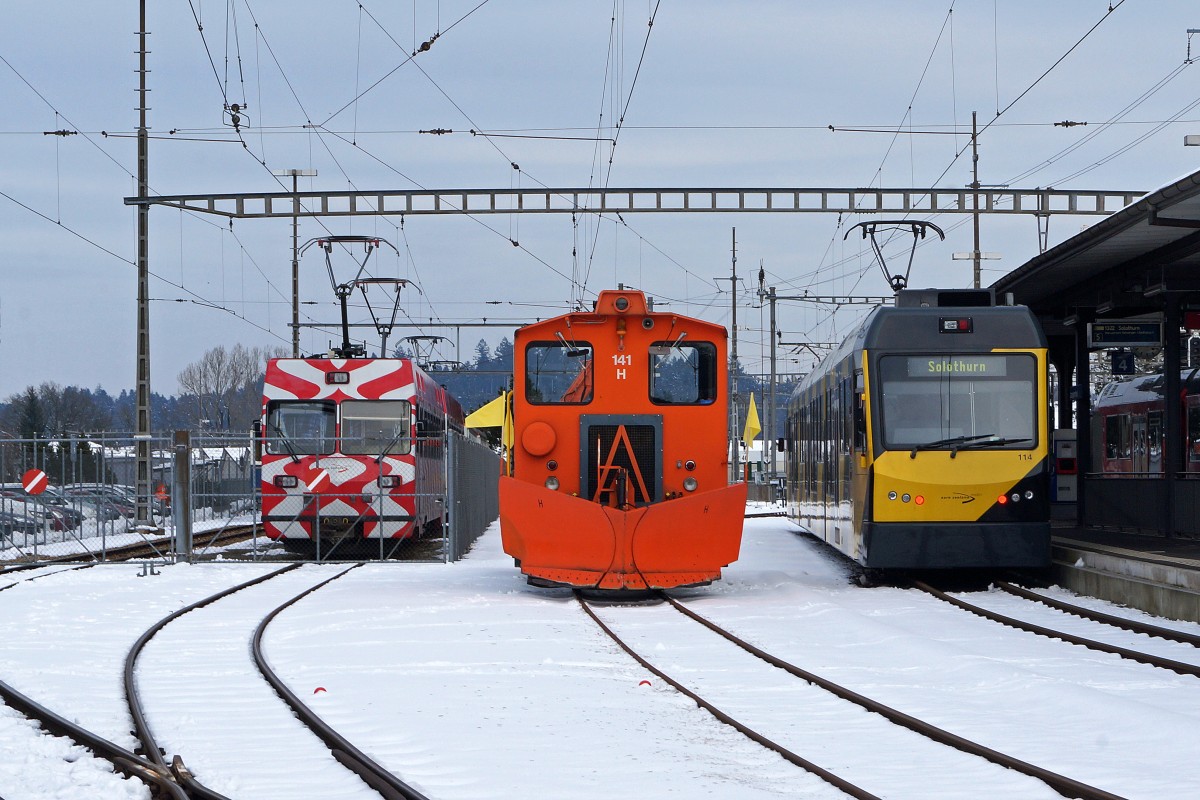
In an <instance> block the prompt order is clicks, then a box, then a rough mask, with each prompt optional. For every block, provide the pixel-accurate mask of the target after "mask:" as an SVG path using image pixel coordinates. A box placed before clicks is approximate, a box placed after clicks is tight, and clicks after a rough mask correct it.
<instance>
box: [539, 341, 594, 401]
mask: <svg viewBox="0 0 1200 800" xmlns="http://www.w3.org/2000/svg"><path fill="white" fill-rule="evenodd" d="M592 356H593V351H592V346H591V345H590V344H588V343H586V342H565V341H558V342H532V343H530V345H529V346H528V347H526V348H525V400H526V401H527V402H529V403H532V404H534V405H552V404H559V403H561V404H569V405H582V404H584V403H590V402H592V391H593V386H594V381H593V378H592Z"/></svg>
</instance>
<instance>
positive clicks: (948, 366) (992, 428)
mask: <svg viewBox="0 0 1200 800" xmlns="http://www.w3.org/2000/svg"><path fill="white" fill-rule="evenodd" d="M878 377H879V381H878V386H879V390H880V391H879V408H880V411H881V416H880V422H881V423H882V427H883V444H884V447H886V448H888V449H906V448H917V447H921V448H924V447H930V448H933V449H939V448H945V449H956V448H961V447H963V446H964V444H965V445H967V446H972V447H976V446H985V447H993V446H994V447H1003V448H1011V449H1018V450H1020V449H1029V448H1032V447H1034V446H1035V445H1036V444H1037V435H1038V425H1037V360H1036V359H1035V358H1034V356H1032V355H1030V354H1024V353H988V354H954V355H947V354H945V353H937V354H928V355H913V354H903V355H900V354H897V355H887V356H883V357H881V358H880V359H879V376H878Z"/></svg>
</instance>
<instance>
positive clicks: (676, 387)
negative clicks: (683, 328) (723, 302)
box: [649, 342, 717, 405]
mask: <svg viewBox="0 0 1200 800" xmlns="http://www.w3.org/2000/svg"><path fill="white" fill-rule="evenodd" d="M649 360H650V400H651V401H652V402H654V403H658V404H662V405H708V404H710V403H712V402H714V401H715V400H716V399H717V348H716V346H715V345H713V344H712V343H711V342H695V343H692V344H680V343H675V344H672V343H671V342H655V343H654V344H653V345H652V346H651V347H650V353H649Z"/></svg>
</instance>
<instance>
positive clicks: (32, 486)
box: [21, 469, 50, 494]
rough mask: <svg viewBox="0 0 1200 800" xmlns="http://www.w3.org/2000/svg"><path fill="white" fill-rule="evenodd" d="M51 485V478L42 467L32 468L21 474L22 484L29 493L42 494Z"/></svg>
mask: <svg viewBox="0 0 1200 800" xmlns="http://www.w3.org/2000/svg"><path fill="white" fill-rule="evenodd" d="M49 485H50V479H49V478H47V477H46V473H44V472H42V471H41V470H40V469H31V470H29V471H28V472H26V473H25V474H24V475H22V476H21V486H22V487H24V489H25V491H26V493H28V494H41V493H42V492H44V491H46V487H47V486H49Z"/></svg>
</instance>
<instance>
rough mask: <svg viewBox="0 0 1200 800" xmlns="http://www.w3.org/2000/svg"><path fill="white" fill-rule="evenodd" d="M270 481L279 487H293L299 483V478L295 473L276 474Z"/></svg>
mask: <svg viewBox="0 0 1200 800" xmlns="http://www.w3.org/2000/svg"><path fill="white" fill-rule="evenodd" d="M272 483H274V484H275V486H276V487H278V488H280V489H295V488H296V487H297V486H299V485H300V479H299V478H297V477H296V476H295V475H276V476H275V480H273V481H272Z"/></svg>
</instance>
